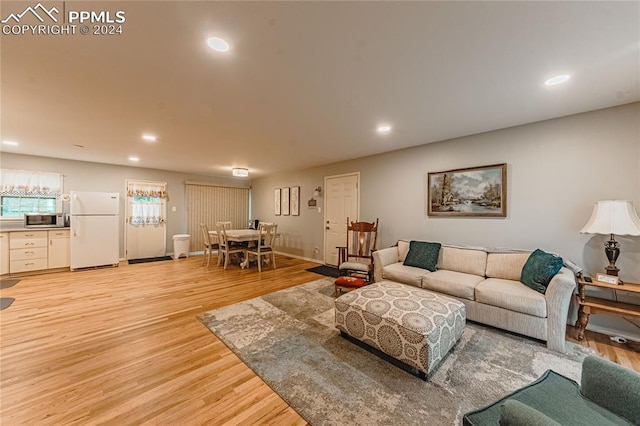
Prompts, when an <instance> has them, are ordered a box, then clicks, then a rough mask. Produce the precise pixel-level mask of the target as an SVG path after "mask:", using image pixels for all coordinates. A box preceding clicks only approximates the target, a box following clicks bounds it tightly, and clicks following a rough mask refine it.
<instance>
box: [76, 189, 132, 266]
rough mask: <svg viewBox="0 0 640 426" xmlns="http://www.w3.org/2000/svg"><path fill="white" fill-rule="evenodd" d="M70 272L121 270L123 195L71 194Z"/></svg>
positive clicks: (105, 193) (101, 193)
mask: <svg viewBox="0 0 640 426" xmlns="http://www.w3.org/2000/svg"><path fill="white" fill-rule="evenodd" d="M70 195H71V210H70V213H71V270H72V271H73V270H76V269H80V268H89V267H93V266H107V265H109V266H118V262H119V254H120V253H119V252H120V220H119V215H120V194H118V193H117V192H79V191H71V193H70Z"/></svg>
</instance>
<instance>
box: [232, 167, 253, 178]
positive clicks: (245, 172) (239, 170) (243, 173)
mask: <svg viewBox="0 0 640 426" xmlns="http://www.w3.org/2000/svg"><path fill="white" fill-rule="evenodd" d="M231 174H232V175H234V176H235V177H247V176H249V169H245V168H243V167H234V168H233V169H231Z"/></svg>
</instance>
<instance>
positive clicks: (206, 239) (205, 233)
mask: <svg viewBox="0 0 640 426" xmlns="http://www.w3.org/2000/svg"><path fill="white" fill-rule="evenodd" d="M200 229H201V230H202V240H203V241H204V245H205V246H206V247H209V246H210V245H211V240H210V239H209V228H208V227H207V224H206V223H201V224H200Z"/></svg>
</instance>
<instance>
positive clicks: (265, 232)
mask: <svg viewBox="0 0 640 426" xmlns="http://www.w3.org/2000/svg"><path fill="white" fill-rule="evenodd" d="M258 229H259V230H260V235H261V238H260V243H259V245H260V248H273V240H274V239H275V237H276V231H277V229H278V225H277V224H275V223H267V222H262V223H260V224H259V225H258ZM262 236H264V237H262Z"/></svg>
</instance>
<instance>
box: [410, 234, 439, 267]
mask: <svg viewBox="0 0 640 426" xmlns="http://www.w3.org/2000/svg"><path fill="white" fill-rule="evenodd" d="M441 246H442V244H440V243H428V242H426V241H411V242H410V243H409V253H407V257H406V258H405V259H404V264H405V265H407V266H415V267H416V268H422V269H426V270H428V271H431V272H433V271H435V270H436V264H437V263H438V255H439V254H440V247H441Z"/></svg>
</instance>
